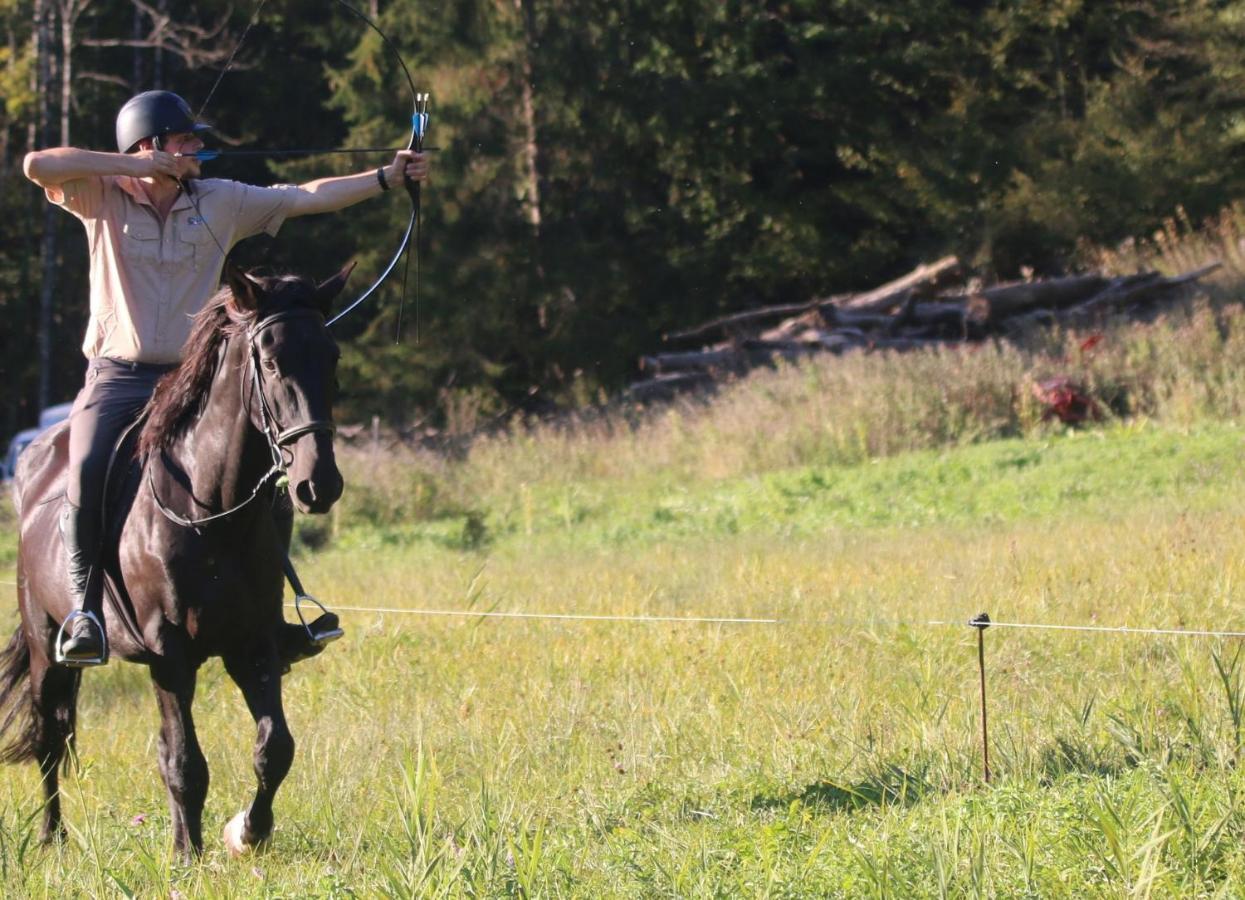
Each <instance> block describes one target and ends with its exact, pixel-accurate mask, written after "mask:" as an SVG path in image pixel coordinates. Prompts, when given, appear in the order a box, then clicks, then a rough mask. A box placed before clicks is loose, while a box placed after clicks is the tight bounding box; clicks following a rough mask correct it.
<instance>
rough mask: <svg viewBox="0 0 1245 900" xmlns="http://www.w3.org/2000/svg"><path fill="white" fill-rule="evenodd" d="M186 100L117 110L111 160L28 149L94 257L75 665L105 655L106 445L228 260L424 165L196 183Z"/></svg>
mask: <svg viewBox="0 0 1245 900" xmlns="http://www.w3.org/2000/svg"><path fill="white" fill-rule="evenodd" d="M206 129H207V126H205V125H201V124H199V123H197V122H195V121H194V116H193V115H192V114H191V111H190V107H189V106H188V105H187V103H186V101H185V100H183V99H182V98H181V97H179V96H177V95H176V94H173V93H170V92H168V91H148V92H146V93H142V94H138V95H137V96H135V97H132V98H131V99H130V100H129V101H128V102H126V104H125V105H124V106H123V107H122V108H121V111H120V112H119V113H118V114H117V127H116V130H117V151H118V152H116V153H105V152H95V151H91V150H80V149H77V148H74V147H56V148H52V149H49V150H38V151H35V152H33V153H30V154H27V156H26V159H25V163H24V167H23V168H24V171H25V173H26V177H27V178H29V179H30V180H31V181H33V182H35V184H37V185H39V186H40V187H41V188H43V189H44V192H45V193H46V195H47V198H48V200H49V201H50V202H52V203H54V204H56V205H57V206H60V207H61V208H63V209H65V210H67V211H68V212H70V213H72V214H73V215H75V216H77V217H78V219H80V220H81V221H82V224H83V225H84V226H85V228H86V231H87V242H88V246H89V248H90V267H91V268H90V285H91V287H90V292H91V317H90V322H89V323H88V325H87V333H86V339H85V341H84V342H83V345H82V350H83V353H84V354H85V355H86V357H87V359H88V361H89V364H88V368H87V376H86V384H85V386H84V387H83V388H82V390H81V392H79V394H78V397H77V399H76V400H75V402H74V407H73V411H72V413H71V414H70V418H69V421H70V425H69V471H68V483H67V485H66V491H65V500H64V503H63V506H62V510H61V537H62V539H63V541H64V543H65V550H66V556H67V558H68V562H69V580H70V588H71V592H72V596H73V599H74V605H75V611H74V613H73V614H71V617H70V621H69V626H68V629H67V630H68V634H67V635H66V637H65V639H64V641H63V643H62V644H61V646H60V647H59V648H57V655H58V658H60V659H62V660H63V661H64V662H66V663H67V664H70V665H79V666H81V665H99V664H102V663H104V662H106V660H107V646H106V641H107V638H106V637H105V634H104V630H103V627H102V624H101V619H100V617H101V615H102V606H103V580H102V578H99V577H91V576H92V570H93V569H94V568H96V567H97V565H98V561H99V557H100V550H101V544H102V542H103V527H104V523H103V502H104V497H103V491H104V476H105V474H106V471H107V467H108V462H109V457H110V456H111V453H112V449H113V446H114V445H115V443H116V441H117V438H118V437H119V436H120V433H121V431H122V430H124V428H125V427H126V426H127V425H128V424H129V423H130V422H132V421H133V420H134V418H135V417H136V416H137V414H138V412H139V411H140V410H141V409H142V407H143V406H144V405H145V404H146V402H147V400H148V399H149V398H150V397H151V394H152V391H153V390H154V388H155V384H156V381H157V380H158V379H159V377H160V376H161V375H162V374H164V373H165V372H167V371H169V370H170V369H172V368H174V367H175V366H176V365H177V363H178V361H179V359H180V357H181V349H182V344H183V343H184V342H185V340H186V338H187V337H188V336H189V334H190V326H191V317H192V316H194V314H195V313H197V312H199V311H200V310H201V309H202V308H203V306H204V304H205V303H206V302H207V300H208V299H209V298H210V297H211V296H212V295H213V294H214V293H215V292H216V290H217V287H218V285H219V283H220V275H221V269H222V267H223V266H224V263H225V254H226V252H227V251H228V250H229V249H230V248H232V247H233V245H234V244H235V243H237V242H238V241H241V240H243V239H244V238H247V237H251V236H252V235H255V234H259V233H260V232H267V233H268V234H271V235H275V234H276V233H277V230H278V229H279V228H280V227H281V224H282V222H284V221H285V220H286V219H287V218H290V217H292V216H305V215H311V214H313V213H324V212H332V211H335V210H339V209H343V208H345V207H347V206H350V205H352V204H355V203H358V202H360V201H362V200H366V199H368V198H369V197H375V196H376V195H378V194H380V193H382V192H384V191H387V190H389V188H390V186H391V185H396V184H398V183H400V182H401V181H402V179H403V177H404V176H406V177H409V178H413V179H415V180H417V181H422V180H424V179H425V178H427V176H428V160H427V158H426V157H425V156H424V155H422V154H416V153H412V152H409V151H405V150H403V151H400V152H399V153H398V154H397V155H396V156H395V157H394V160H393V162H392V163H391V164H390V165H388V166H384V167H382V168H379V169H376V170H369V171H367V172H363V173H361V174H358V175H345V176H342V177H339V178H323V179H319V180H317V181H311V182H308V183H306V184H302V185H278V186H276V187H267V188H265V187H255V186H253V185H246V184H241V183H239V182H236V181H226V180H222V179H209V180H198V179H199V176H200V163H199V160H198V159H196V158H195V156H194V154H195V153H196V152H197V151H199V150H201V149H202V148H203V142H202V141H201V140H200V138H199V134H200V133H201V132H202V131H204V130H206Z"/></svg>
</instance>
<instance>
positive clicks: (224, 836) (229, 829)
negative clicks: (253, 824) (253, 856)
mask: <svg viewBox="0 0 1245 900" xmlns="http://www.w3.org/2000/svg"><path fill="white" fill-rule="evenodd" d="M245 833H246V812H245V811H243V812H240V813H238V814H237V815H236V816H234V817H233V818H232V819H230V820H229V823H228V824H227V825H226V826H225V830H224V831H223V832H222V833H221V840H223V841H224V842H225V849H226V850H228V851H229V855H230V856H235V857H236V856H245V855H246V854H248V853H250V852H251V851H252V850H253V849H255V848H254V847H253V846H252V845H251V844H248V843H247V842H246V841H244V840H243V839H242V836H243V834H245Z"/></svg>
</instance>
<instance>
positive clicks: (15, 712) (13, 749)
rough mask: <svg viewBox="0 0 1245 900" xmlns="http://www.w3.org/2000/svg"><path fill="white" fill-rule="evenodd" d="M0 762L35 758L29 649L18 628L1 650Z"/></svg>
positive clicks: (20, 628) (19, 626)
mask: <svg viewBox="0 0 1245 900" xmlns="http://www.w3.org/2000/svg"><path fill="white" fill-rule="evenodd" d="M5 739H7V741H8V743H6V744H4V745H3V746H0V762H6V763H17V762H28V761H30V760H33V759H34V758H35V740H36V732H35V717H34V710H33V709H31V701H30V647H28V646H27V645H26V637H25V635H24V634H23V633H22V626H21V625H18V626H17V629H16V630H15V631H14V632H13V637H11V638H10V639H9V645H8V646H7V647H5V648H4V650H0V740H5Z"/></svg>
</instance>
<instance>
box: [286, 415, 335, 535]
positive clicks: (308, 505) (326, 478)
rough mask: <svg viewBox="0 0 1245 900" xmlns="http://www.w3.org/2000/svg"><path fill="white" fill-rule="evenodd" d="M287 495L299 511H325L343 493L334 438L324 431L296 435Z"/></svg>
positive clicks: (315, 512) (314, 512)
mask: <svg viewBox="0 0 1245 900" xmlns="http://www.w3.org/2000/svg"><path fill="white" fill-rule="evenodd" d="M289 475H290V496H291V497H292V498H293V500H294V506H295V507H297V508H298V511H299V512H301V513H311V514H312V515H316V514H319V513H326V512H328V511H329V510H330V509H331V508H332V507H333V504H334V503H336V502H337V501H338V499H339V498H340V497H341V495H342V488H343V487H344V483H343V481H342V476H341V472H340V471H338V469H337V460H336V458H335V457H334V454H333V439H332V435H331V434H326V433H325V432H322V431H320V432H308V433H307V434H304V435H302V436H300V437H299V439H298V443H297V445H296V446H295V447H294V463H293V465H291V466H290V470H289Z"/></svg>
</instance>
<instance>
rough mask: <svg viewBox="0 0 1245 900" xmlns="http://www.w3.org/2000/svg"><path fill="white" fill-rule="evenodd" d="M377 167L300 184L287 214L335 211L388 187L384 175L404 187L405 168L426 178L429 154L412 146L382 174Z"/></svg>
mask: <svg viewBox="0 0 1245 900" xmlns="http://www.w3.org/2000/svg"><path fill="white" fill-rule="evenodd" d="M377 171H378V170H376V169H369V170H368V171H366V172H360V173H359V174H357V175H342V176H339V177H337V178H320V179H317V180H316V181H308V182H307V183H306V184H300V185H299V186H298V187H297V188H295V189H294V190H293V191H292V192H291V193H292V194H293V196H292V197H291V199H290V206H289V210H288V212H287V213H286V217H287V218H292V217H293V216H310V215H315V214H316V213H326V212H334V211H335V210H339V209H345V208H346V207H347V206H353V205H354V204H356V203H359V202H360V201H363V200H366V199H368V198H369V197H375V196H376V195H377V194H380V193H383V192H384V191H385V189H386V188H385V186H382V184H381V178H382V177H383V179H384V183H385V185H387V186H388V188H399V187H401V186H402V177H403V173H404V172H405V174H406V175H408V176H409V177H411V178H413V179H414V180H415V181H424V180H425V179H427V177H428V156H427V154H424V153H415V152H414V151H411V150H400V151H398V155H397V156H395V157H394V159H393V162H392V163H390V164H389V165H387V166H383V167H381V169H380V170H379V171H380V173H381V175H380V176H378V175H377Z"/></svg>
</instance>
